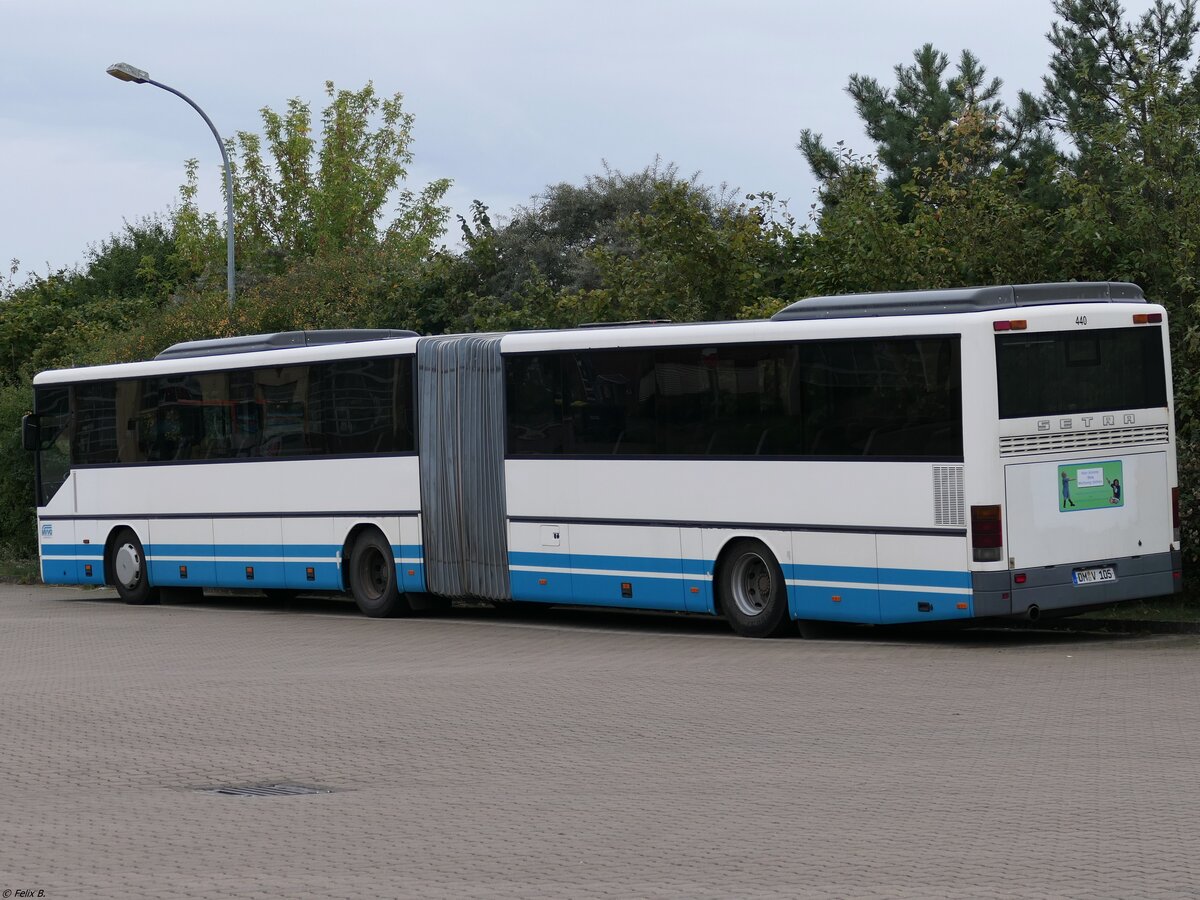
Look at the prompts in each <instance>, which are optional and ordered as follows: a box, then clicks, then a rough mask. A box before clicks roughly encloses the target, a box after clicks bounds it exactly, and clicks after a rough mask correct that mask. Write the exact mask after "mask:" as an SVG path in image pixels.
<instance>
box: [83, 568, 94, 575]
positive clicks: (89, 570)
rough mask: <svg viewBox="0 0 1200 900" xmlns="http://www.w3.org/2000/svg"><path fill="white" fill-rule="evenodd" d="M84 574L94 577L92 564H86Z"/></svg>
mask: <svg viewBox="0 0 1200 900" xmlns="http://www.w3.org/2000/svg"><path fill="white" fill-rule="evenodd" d="M83 574H84V575H86V576H87V577H88V578H91V577H92V567H91V566H84V567H83Z"/></svg>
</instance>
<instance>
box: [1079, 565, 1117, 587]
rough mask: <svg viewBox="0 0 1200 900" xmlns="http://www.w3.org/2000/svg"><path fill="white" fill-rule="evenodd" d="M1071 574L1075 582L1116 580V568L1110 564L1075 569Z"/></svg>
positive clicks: (1093, 582) (1092, 582) (1095, 582)
mask: <svg viewBox="0 0 1200 900" xmlns="http://www.w3.org/2000/svg"><path fill="white" fill-rule="evenodd" d="M1071 574H1072V577H1073V578H1074V581H1075V583H1076V584H1099V583H1100V582H1102V581H1116V580H1117V570H1116V569H1114V568H1113V567H1112V566H1101V567H1100V568H1097V569H1076V570H1075V571H1074V572H1073V573H1071Z"/></svg>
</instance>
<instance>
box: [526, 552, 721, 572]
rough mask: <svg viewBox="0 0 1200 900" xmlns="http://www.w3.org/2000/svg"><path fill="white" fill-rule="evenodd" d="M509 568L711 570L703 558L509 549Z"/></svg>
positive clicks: (620, 570)
mask: <svg viewBox="0 0 1200 900" xmlns="http://www.w3.org/2000/svg"><path fill="white" fill-rule="evenodd" d="M508 564H509V565H510V566H539V567H543V568H550V569H564V570H565V569H601V570H609V571H613V572H663V573H665V574H671V575H705V574H707V573H708V572H709V570H710V569H711V568H712V567H711V565H710V564H709V563H708V562H707V561H705V560H703V559H683V560H680V559H679V558H678V557H661V556H602V555H598V554H591V553H570V552H563V553H544V552H541V553H536V552H535V553H531V552H526V551H521V550H510V551H509V554H508Z"/></svg>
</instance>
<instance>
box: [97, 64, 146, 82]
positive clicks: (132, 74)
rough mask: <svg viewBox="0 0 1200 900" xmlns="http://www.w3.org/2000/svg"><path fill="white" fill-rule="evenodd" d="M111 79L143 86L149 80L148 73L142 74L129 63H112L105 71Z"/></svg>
mask: <svg viewBox="0 0 1200 900" xmlns="http://www.w3.org/2000/svg"><path fill="white" fill-rule="evenodd" d="M104 71H106V72H107V73H108V74H109V75H111V76H112V77H113V78H119V79H120V80H121V81H132V82H134V83H136V84H145V83H146V82H147V81H149V80H150V73H149V72H144V71H142V70H141V69H138V68H135V67H134V66H131V65H130V64H129V63H113V64H112V65H111V66H109V67H108V68H107V69H105V70H104Z"/></svg>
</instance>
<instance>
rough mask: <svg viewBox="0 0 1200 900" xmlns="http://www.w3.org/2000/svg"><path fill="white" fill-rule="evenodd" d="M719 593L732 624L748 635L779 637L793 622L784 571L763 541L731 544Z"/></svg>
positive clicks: (726, 554) (723, 608) (718, 585)
mask: <svg viewBox="0 0 1200 900" xmlns="http://www.w3.org/2000/svg"><path fill="white" fill-rule="evenodd" d="M717 596H718V597H719V599H720V601H721V609H722V610H723V611H724V613H725V618H726V619H727V620H728V621H729V624H730V626H731V627H732V628H733V630H734V631H736V632H737V633H738V634H740V635H743V636H744V637H756V638H762V637H775V636H776V635H779V634H781V633H783V632H784V631H785V630H786V629H787V627H788V625H789V623H790V620H789V619H788V599H787V583H786V582H785V581H784V580H783V570H782V569H780V568H779V563H778V562H777V561H776V559H775V556H774V554H772V553H771V551H770V550H768V549H767V547H766V545H765V544H763V543H762V542H761V541H756V540H751V539H749V538H744V539H742V540H738V541H734V542H733V543H732V544H730V545H729V547H728V549H727V550H726V551H725V556H724V562H723V563H722V565H721V571H720V575H719V576H718V580H717Z"/></svg>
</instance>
